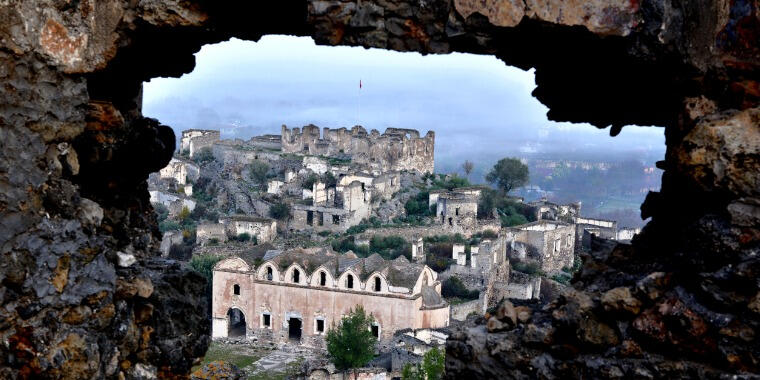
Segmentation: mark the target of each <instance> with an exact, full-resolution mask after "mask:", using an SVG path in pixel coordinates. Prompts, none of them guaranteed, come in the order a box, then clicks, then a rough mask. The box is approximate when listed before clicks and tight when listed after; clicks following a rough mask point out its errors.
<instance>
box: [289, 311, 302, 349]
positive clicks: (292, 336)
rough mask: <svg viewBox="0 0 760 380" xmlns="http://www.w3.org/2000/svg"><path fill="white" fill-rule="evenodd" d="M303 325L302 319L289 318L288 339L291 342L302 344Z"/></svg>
mask: <svg viewBox="0 0 760 380" xmlns="http://www.w3.org/2000/svg"><path fill="white" fill-rule="evenodd" d="M302 325H303V322H302V321H301V319H300V318H292V317H291V318H289V319H288V339H289V340H290V341H291V342H296V343H300V342H301V330H302V329H301V327H302Z"/></svg>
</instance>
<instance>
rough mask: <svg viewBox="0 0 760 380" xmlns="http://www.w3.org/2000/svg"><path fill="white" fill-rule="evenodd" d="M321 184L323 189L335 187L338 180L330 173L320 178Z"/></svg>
mask: <svg viewBox="0 0 760 380" xmlns="http://www.w3.org/2000/svg"><path fill="white" fill-rule="evenodd" d="M322 182H324V184H325V188H331V187H335V186H336V185H337V184H338V180H337V179H336V178H335V176H334V175H333V174H332V172H326V173H325V174H324V175H323V176H322ZM310 187H311V186H310Z"/></svg>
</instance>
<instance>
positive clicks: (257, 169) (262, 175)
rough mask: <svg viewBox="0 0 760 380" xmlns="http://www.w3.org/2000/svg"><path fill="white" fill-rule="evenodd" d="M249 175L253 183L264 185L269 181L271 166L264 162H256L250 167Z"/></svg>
mask: <svg viewBox="0 0 760 380" xmlns="http://www.w3.org/2000/svg"><path fill="white" fill-rule="evenodd" d="M248 173H249V176H250V178H251V180H252V181H253V182H255V183H258V184H263V183H264V182H266V180H267V173H269V164H267V163H266V162H264V161H259V160H254V161H253V162H251V163H250V164H249V165H248Z"/></svg>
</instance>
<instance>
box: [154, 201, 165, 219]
mask: <svg viewBox="0 0 760 380" xmlns="http://www.w3.org/2000/svg"><path fill="white" fill-rule="evenodd" d="M153 210H154V211H155V212H156V219H157V220H158V222H159V223H161V222H163V221H164V220H166V218H167V217H168V216H169V209H168V208H167V207H166V206H164V205H163V204H161V203H156V204H155V205H153Z"/></svg>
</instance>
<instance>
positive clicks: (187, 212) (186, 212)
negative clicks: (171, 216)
mask: <svg viewBox="0 0 760 380" xmlns="http://www.w3.org/2000/svg"><path fill="white" fill-rule="evenodd" d="M189 216H190V209H189V208H187V206H183V207H182V210H181V211H180V212H179V214H178V215H177V219H179V220H180V221H182V220H185V219H187V218H188V217H189Z"/></svg>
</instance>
